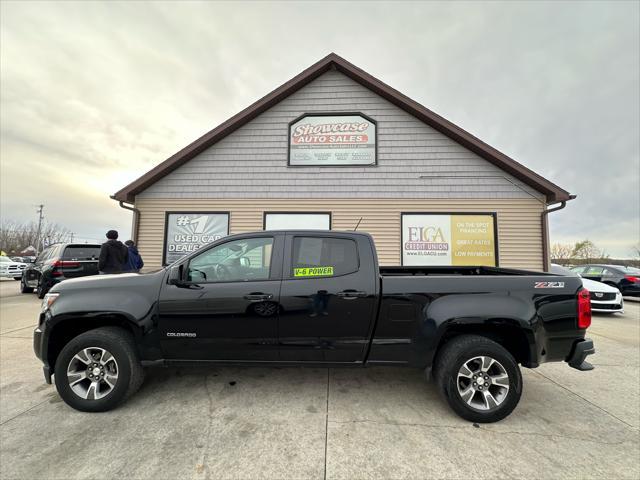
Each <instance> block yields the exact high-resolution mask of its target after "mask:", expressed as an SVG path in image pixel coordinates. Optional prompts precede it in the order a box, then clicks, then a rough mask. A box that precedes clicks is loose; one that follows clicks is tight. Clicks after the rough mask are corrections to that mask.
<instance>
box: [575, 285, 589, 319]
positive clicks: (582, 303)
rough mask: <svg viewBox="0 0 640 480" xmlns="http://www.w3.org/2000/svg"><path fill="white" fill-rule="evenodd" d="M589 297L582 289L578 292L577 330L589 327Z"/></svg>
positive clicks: (586, 291)
mask: <svg viewBox="0 0 640 480" xmlns="http://www.w3.org/2000/svg"><path fill="white" fill-rule="evenodd" d="M590 297H591V295H590V294H589V290H587V289H586V288H583V289H582V290H580V291H579V292H578V328H589V325H591V298H590Z"/></svg>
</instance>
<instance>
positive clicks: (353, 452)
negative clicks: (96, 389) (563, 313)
mask: <svg viewBox="0 0 640 480" xmlns="http://www.w3.org/2000/svg"><path fill="white" fill-rule="evenodd" d="M18 287H19V284H18V282H14V281H12V280H7V281H0V478H2V479H14V478H16V479H18V478H20V479H23V478H24V479H33V478H46V479H75V478H83V479H85V478H101V479H111V478H118V479H124V478H140V479H147V478H153V479H165V478H166V479H175V478H193V479H205V478H216V479H218V478H220V479H223V478H229V479H240V478H241V479H249V478H265V479H266V478H269V479H271V478H273V479H275V478H296V479H297V478H318V479H322V478H331V479H342V478H344V479H360V478H385V479H386V478H389V479H391V478H456V479H458V478H474V479H484V478H487V479H494V478H505V477H518V478H523V477H530V478H554V479H555V478H576V479H577V478H580V479H583V478H628V479H637V478H640V375H639V374H638V368H639V367H640V303H637V302H632V301H627V302H626V313H625V314H623V315H620V314H615V315H596V316H594V320H593V325H592V327H591V328H590V330H589V336H590V337H591V338H593V340H594V342H595V345H596V350H597V353H596V355H594V356H592V357H590V360H591V361H592V362H593V363H594V364H595V365H596V369H595V370H593V371H591V372H578V371H577V370H573V369H571V368H569V367H568V366H567V365H566V364H547V365H543V366H541V367H540V368H538V369H535V370H527V369H524V371H523V376H524V392H523V395H522V400H521V401H520V405H519V406H518V407H517V408H516V410H515V411H514V412H513V413H512V414H511V416H509V417H508V418H506V419H505V420H503V421H501V422H499V423H495V424H490V425H473V424H472V423H469V422H466V421H464V420H462V419H460V418H458V417H457V416H455V415H454V414H453V413H452V412H451V411H450V409H449V408H448V407H447V405H446V404H445V403H444V402H443V401H442V400H441V399H440V398H439V396H438V394H437V392H436V390H435V388H434V386H433V385H432V384H430V383H427V382H426V381H425V380H424V379H423V375H422V373H421V372H418V371H414V370H410V369H399V368H366V369H334V368H331V369H327V368H156V369H152V370H150V371H148V374H147V379H146V381H145V384H144V385H143V387H142V388H141V390H140V391H139V392H138V393H137V394H136V395H135V396H134V397H133V398H131V399H130V400H129V401H128V402H127V403H125V404H124V405H122V406H121V407H120V408H118V409H117V410H114V411H111V412H106V413H101V414H88V413H81V412H77V411H75V410H72V409H71V408H69V407H68V406H67V405H66V404H64V403H63V402H62V401H61V400H60V398H59V397H58V395H57V393H56V391H55V388H54V387H53V386H51V385H47V384H45V383H44V378H43V376H42V370H41V364H40V362H39V361H38V360H37V359H36V358H35V356H34V354H33V348H32V340H31V338H32V337H31V334H32V331H33V328H34V326H35V322H36V319H37V314H38V310H39V306H40V302H39V300H38V299H37V298H36V297H35V295H21V294H19V292H18Z"/></svg>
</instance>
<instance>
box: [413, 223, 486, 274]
mask: <svg viewBox="0 0 640 480" xmlns="http://www.w3.org/2000/svg"><path fill="white" fill-rule="evenodd" d="M496 261H497V245H496V236H495V216H494V215H493V214H418V213H416V214H413V213H405V214H403V215H402V264H403V265H414V266H423V265H424V266H427V265H431V266H435V265H439V266H443V265H444V266H449V265H456V266H462V265H470V266H475V265H477V266H496Z"/></svg>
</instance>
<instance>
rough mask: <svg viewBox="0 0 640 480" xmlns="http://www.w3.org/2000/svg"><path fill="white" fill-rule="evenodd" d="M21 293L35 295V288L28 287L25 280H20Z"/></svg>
mask: <svg viewBox="0 0 640 480" xmlns="http://www.w3.org/2000/svg"><path fill="white" fill-rule="evenodd" d="M20 293H33V288H32V287H27V283H26V282H25V280H24V278H20Z"/></svg>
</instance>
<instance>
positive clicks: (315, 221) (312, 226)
mask: <svg viewBox="0 0 640 480" xmlns="http://www.w3.org/2000/svg"><path fill="white" fill-rule="evenodd" d="M263 223H264V225H263V227H264V229H265V230H331V214H330V213H327V212H324V213H319V212H298V213H283V212H265V214H264V222H263Z"/></svg>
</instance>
